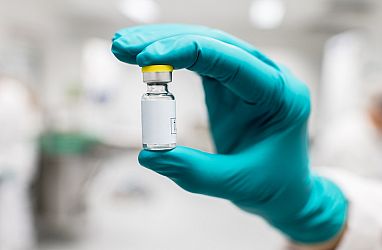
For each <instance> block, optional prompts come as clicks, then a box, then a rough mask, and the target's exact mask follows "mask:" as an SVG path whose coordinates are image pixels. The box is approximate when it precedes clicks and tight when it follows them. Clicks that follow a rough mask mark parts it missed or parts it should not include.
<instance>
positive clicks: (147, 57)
mask: <svg viewBox="0 0 382 250" xmlns="http://www.w3.org/2000/svg"><path fill="white" fill-rule="evenodd" d="M137 63H138V64H139V65H140V66H146V65H151V64H170V65H173V66H174V67H175V68H176V69H180V68H187V69H189V70H192V71H195V72H197V73H198V74H200V75H202V76H206V77H211V78H214V79H216V80H218V82H220V83H221V84H223V85H224V86H225V87H227V88H228V89H230V90H231V91H232V92H233V93H235V94H236V95H237V96H239V97H241V98H242V99H243V100H244V101H247V102H250V103H252V102H256V103H263V102H269V101H270V100H272V101H273V102H274V101H275V100H276V98H277V96H275V93H281V92H282V91H279V90H281V88H282V85H283V82H282V77H281V73H280V72H279V71H277V70H275V69H274V68H273V67H270V66H269V65H267V64H265V63H263V62H262V61H260V60H259V59H257V58H256V57H253V56H251V55H250V54H249V53H247V52H245V51H243V50H241V49H239V48H238V47H235V46H232V45H229V44H226V43H223V42H221V41H218V40H216V39H213V38H208V37H203V36H195V35H186V36H176V37H170V38H166V39H163V40H159V41H156V42H154V43H152V44H151V45H149V46H147V47H146V48H145V49H144V50H143V51H142V52H141V53H140V54H138V56H137ZM273 104H275V103H273ZM273 104H272V105H273Z"/></svg>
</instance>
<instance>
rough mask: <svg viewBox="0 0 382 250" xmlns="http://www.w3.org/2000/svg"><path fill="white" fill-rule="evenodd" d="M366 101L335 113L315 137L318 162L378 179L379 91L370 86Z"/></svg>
mask: <svg viewBox="0 0 382 250" xmlns="http://www.w3.org/2000/svg"><path fill="white" fill-rule="evenodd" d="M369 92H370V93H369V94H368V95H369V98H368V100H367V103H366V104H365V105H363V107H360V108H357V109H352V110H351V111H350V112H343V113H341V114H338V117H337V118H336V119H334V120H333V121H332V122H330V123H329V124H328V125H329V126H328V128H330V129H327V130H326V131H325V132H324V133H323V134H322V135H321V137H320V138H319V143H318V145H317V146H318V148H319V149H318V151H319V157H320V162H321V163H322V164H324V165H329V166H336V167H341V168H345V169H348V170H350V171H351V172H354V173H356V174H359V175H362V176H365V177H370V178H375V179H379V180H381V179H382V154H381V151H382V91H381V90H380V89H378V88H372V90H370V91H369Z"/></svg>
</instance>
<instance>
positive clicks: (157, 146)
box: [141, 65, 176, 150]
mask: <svg viewBox="0 0 382 250" xmlns="http://www.w3.org/2000/svg"><path fill="white" fill-rule="evenodd" d="M172 70H173V69H172V66H170V65H151V66H146V67H143V68H142V72H143V81H144V82H145V83H146V84H147V92H146V93H145V94H144V95H143V96H142V100H141V114H142V144H143V148H144V149H146V150H169V149H172V148H175V147H176V104H175V97H174V96H173V95H172V94H171V93H170V92H169V91H168V86H167V84H168V83H169V82H171V80H172V75H171V74H172V73H171V72H172Z"/></svg>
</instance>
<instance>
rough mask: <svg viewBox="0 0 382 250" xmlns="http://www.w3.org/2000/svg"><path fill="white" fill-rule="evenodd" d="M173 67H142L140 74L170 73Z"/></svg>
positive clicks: (163, 65) (161, 65)
mask: <svg viewBox="0 0 382 250" xmlns="http://www.w3.org/2000/svg"><path fill="white" fill-rule="evenodd" d="M173 70H174V67H173V66H171V65H165V64H157V65H149V66H144V67H142V72H143V73H147V72H172V71H173Z"/></svg>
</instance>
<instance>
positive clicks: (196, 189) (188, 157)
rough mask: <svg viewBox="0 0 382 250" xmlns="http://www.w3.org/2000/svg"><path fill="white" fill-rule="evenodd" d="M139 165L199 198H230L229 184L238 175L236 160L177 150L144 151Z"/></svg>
mask: <svg viewBox="0 0 382 250" xmlns="http://www.w3.org/2000/svg"><path fill="white" fill-rule="evenodd" d="M138 160H139V163H140V164H141V165H142V166H144V167H146V168H148V169H151V170H153V171H155V172H157V173H159V174H161V175H164V176H166V177H169V178H170V179H171V180H173V181H174V182H175V183H177V184H178V185H179V186H181V187H182V188H183V189H185V190H187V191H190V192H193V193H200V194H207V195H211V196H216V197H222V198H230V197H228V196H230V195H229V194H230V193H231V191H230V189H231V187H233V186H234V185H230V181H228V180H232V179H234V178H232V176H235V175H236V171H237V169H236V168H233V167H232V166H235V165H234V164H235V163H234V160H233V157H231V156H227V155H216V154H210V153H206V152H202V151H199V150H195V149H192V148H187V147H182V146H178V147H176V148H175V149H173V150H170V151H147V150H142V151H141V153H140V154H139V156H138Z"/></svg>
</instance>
